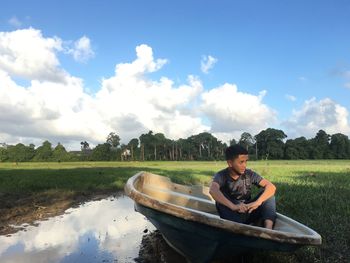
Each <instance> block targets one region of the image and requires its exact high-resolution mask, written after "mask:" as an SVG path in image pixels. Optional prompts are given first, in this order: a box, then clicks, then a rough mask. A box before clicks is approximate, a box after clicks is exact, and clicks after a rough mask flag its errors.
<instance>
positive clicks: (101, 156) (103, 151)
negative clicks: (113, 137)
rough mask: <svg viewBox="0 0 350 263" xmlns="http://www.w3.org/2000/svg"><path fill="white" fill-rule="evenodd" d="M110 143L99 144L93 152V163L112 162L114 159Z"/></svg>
mask: <svg viewBox="0 0 350 263" xmlns="http://www.w3.org/2000/svg"><path fill="white" fill-rule="evenodd" d="M111 147H112V146H111V145H110V144H109V143H104V144H98V145H97V146H96V147H95V148H94V149H93V150H92V155H91V159H92V160H93V161H110V160H111V158H112V150H111Z"/></svg>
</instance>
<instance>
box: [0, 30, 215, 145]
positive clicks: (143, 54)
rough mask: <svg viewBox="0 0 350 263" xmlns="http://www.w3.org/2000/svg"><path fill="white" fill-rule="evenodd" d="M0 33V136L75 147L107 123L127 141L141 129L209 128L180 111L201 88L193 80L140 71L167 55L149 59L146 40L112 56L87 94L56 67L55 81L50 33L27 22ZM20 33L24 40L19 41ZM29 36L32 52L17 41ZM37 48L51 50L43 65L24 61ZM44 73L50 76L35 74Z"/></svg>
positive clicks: (102, 134)
mask: <svg viewBox="0 0 350 263" xmlns="http://www.w3.org/2000/svg"><path fill="white" fill-rule="evenodd" d="M13 34H14V35H16V34H19V35H20V37H18V36H14V35H13ZM22 34H23V35H22ZM0 36H1V37H0V47H6V48H7V50H8V51H9V52H8V53H10V54H11V56H12V57H13V58H12V59H9V60H7V59H8V58H7V57H6V55H3V56H2V57H1V58H0V59H2V60H1V62H2V63H0V127H1V128H0V141H5V142H7V143H17V142H19V141H21V142H23V143H31V142H37V141H38V139H41V141H42V140H44V139H49V140H50V141H51V142H52V143H57V142H61V143H63V144H64V145H66V146H67V145H68V148H74V147H69V146H70V145H72V144H73V143H75V148H78V147H79V142H80V141H81V140H87V141H89V142H90V143H92V144H93V145H94V144H97V143H101V142H104V141H105V139H106V136H107V134H108V133H109V132H111V131H116V132H117V133H118V134H119V135H120V136H121V138H122V140H123V141H124V142H128V140H130V139H131V138H133V137H138V136H139V135H141V133H145V132H148V130H153V131H155V132H163V133H165V134H166V136H167V137H169V138H179V137H186V136H189V135H192V134H194V133H199V132H202V131H203V130H208V129H209V128H208V127H207V126H205V125H203V124H202V121H201V119H200V118H199V117H197V116H192V115H191V114H186V113H184V112H186V111H187V112H188V111H190V110H189V108H190V104H191V103H192V102H193V100H194V99H195V98H196V97H198V95H199V94H200V93H201V92H202V89H203V87H202V84H201V81H200V80H199V79H198V78H196V77H194V76H189V77H188V83H187V84H183V85H180V86H174V83H173V81H172V80H170V79H168V78H166V77H161V78H160V79H159V80H151V79H149V78H147V73H150V72H154V71H157V70H159V69H160V68H161V67H162V66H163V65H164V64H165V63H166V62H167V61H166V60H165V59H154V58H153V51H152V48H150V47H149V46H147V45H140V46H138V47H136V55H137V58H136V59H135V60H134V61H132V62H131V63H120V64H118V65H117V66H116V71H115V75H114V76H112V77H110V78H106V79H103V80H102V83H101V88H100V90H99V91H98V92H97V93H96V94H94V95H89V94H87V93H85V92H84V88H83V81H82V80H81V79H79V78H76V77H73V76H70V75H69V74H68V73H65V74H64V75H63V80H64V81H60V82H57V81H55V80H57V78H58V77H57V76H61V73H62V72H63V70H58V68H59V61H58V59H57V57H56V55H55V53H54V50H53V49H54V48H57V49H60V48H62V45H61V41H58V39H51V38H44V37H43V36H42V35H41V33H40V31H38V30H34V29H29V30H26V31H21V32H19V31H14V32H12V33H1V35H0ZM25 37H28V39H29V40H28V41H24V38H25ZM9 39H10V40H11V41H10V42H12V43H15V39H21V41H20V42H16V44H17V47H10V45H9V43H8V40H9ZM29 42H32V45H33V43H34V42H35V43H36V44H38V45H39V48H38V50H36V51H35V50H34V53H35V52H37V55H35V56H31V55H30V54H29V53H27V49H26V48H24V47H23V43H29ZM20 43H22V44H20ZM45 43H46V44H47V43H50V45H49V44H47V45H45ZM40 44H41V46H40ZM45 55H46V56H47V57H48V58H51V60H50V59H48V61H49V62H47V67H46V68H42V67H40V66H37V64H40V63H35V65H34V64H33V65H32V66H31V67H29V68H25V67H24V65H25V64H29V63H32V60H34V61H40V59H41V58H42V60H44V57H45ZM16 60H21V61H20V62H17V61H16ZM48 68H51V70H49V71H47V69H48ZM26 70H27V71H26ZM14 73H17V74H14ZM49 73H52V75H51V77H50V78H47V77H46V78H44V77H42V76H44V75H49ZM18 75H20V76H22V77H24V76H25V77H27V78H29V79H30V80H31V81H30V85H28V87H23V86H20V85H18V84H17V83H16V82H15V81H14V79H13V78H12V76H18Z"/></svg>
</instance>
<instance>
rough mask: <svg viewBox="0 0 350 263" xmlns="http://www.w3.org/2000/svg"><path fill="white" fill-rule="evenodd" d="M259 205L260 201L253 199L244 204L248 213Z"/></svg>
mask: <svg viewBox="0 0 350 263" xmlns="http://www.w3.org/2000/svg"><path fill="white" fill-rule="evenodd" d="M259 206H261V203H260V202H258V201H255V202H252V203H249V204H246V207H247V211H248V213H251V212H253V211H254V210H255V209H257V208H258V207H259Z"/></svg>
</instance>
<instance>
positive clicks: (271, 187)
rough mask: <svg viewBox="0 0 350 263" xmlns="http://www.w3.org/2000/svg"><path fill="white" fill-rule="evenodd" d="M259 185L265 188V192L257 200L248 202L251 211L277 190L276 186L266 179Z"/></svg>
mask: <svg viewBox="0 0 350 263" xmlns="http://www.w3.org/2000/svg"><path fill="white" fill-rule="evenodd" d="M259 185H260V186H261V187H263V188H264V192H263V193H262V194H261V195H260V197H259V198H258V199H257V200H256V201H254V202H252V203H249V204H247V208H248V212H249V213H250V212H252V211H253V210H255V209H257V208H258V207H259V206H260V205H261V204H262V203H263V202H265V201H266V200H267V199H269V198H270V197H272V196H274V194H275V192H276V186H275V185H274V184H273V183H271V182H270V181H268V180H266V179H262V180H261V181H260V183H259Z"/></svg>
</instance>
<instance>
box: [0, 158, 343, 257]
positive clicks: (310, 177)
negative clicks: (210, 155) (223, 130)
mask: <svg viewBox="0 0 350 263" xmlns="http://www.w3.org/2000/svg"><path fill="white" fill-rule="evenodd" d="M248 166H249V168H252V169H254V170H255V171H257V172H258V173H260V174H261V175H262V176H264V177H265V178H266V179H268V180H270V181H272V182H273V183H274V184H275V185H276V186H277V193H276V199H277V210H278V212H280V213H283V214H285V215H287V216H289V217H292V218H293V219H296V220H298V221H300V222H301V223H303V224H306V225H308V226H309V227H311V228H313V229H314V230H316V231H317V232H318V233H319V234H321V236H322V238H323V244H322V246H320V247H305V248H302V249H300V250H298V251H297V252H295V253H292V254H290V253H277V252H276V253H259V254H258V255H255V256H251V257H250V258H248V261H249V262H350V202H349V198H350V162H349V161H334V160H327V161H256V162H254V161H251V162H249V164H248ZM225 167H226V164H225V162H81V163H19V164H14V163H0V194H1V195H0V198H1V196H3V195H4V194H19V195H21V194H25V195H36V194H40V193H45V192H50V193H53V194H55V193H56V194H60V195H63V194H65V193H72V192H82V193H83V192H98V191H101V190H102V191H113V190H118V189H123V186H124V184H125V182H126V180H127V179H128V178H129V177H130V176H132V175H133V174H135V173H136V172H138V171H141V170H143V171H150V172H154V173H157V174H161V175H165V176H169V177H170V178H171V179H172V180H174V181H176V182H179V183H185V184H204V185H208V184H209V182H210V181H211V178H212V175H213V174H214V173H215V172H216V171H218V170H220V169H223V168H225Z"/></svg>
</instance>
